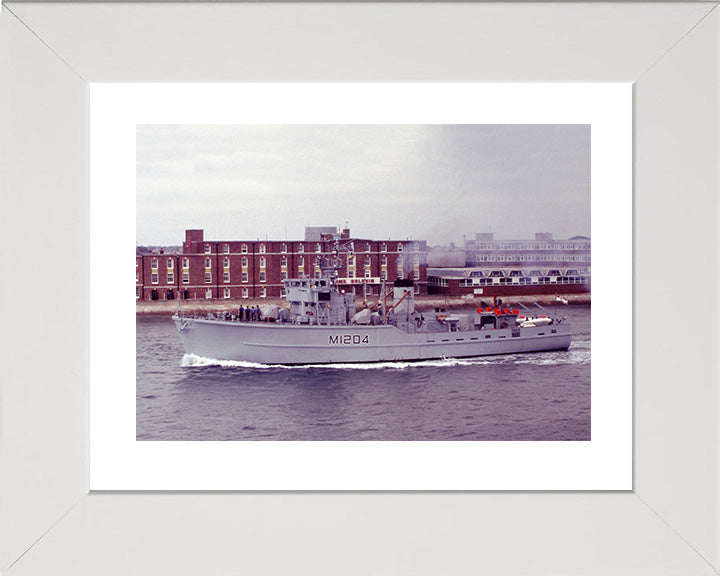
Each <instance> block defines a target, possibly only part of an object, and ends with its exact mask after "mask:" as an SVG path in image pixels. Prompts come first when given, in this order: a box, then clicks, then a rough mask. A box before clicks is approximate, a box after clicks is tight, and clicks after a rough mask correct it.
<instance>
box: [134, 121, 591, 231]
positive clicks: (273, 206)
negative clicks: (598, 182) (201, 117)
mask: <svg viewBox="0 0 720 576" xmlns="http://www.w3.org/2000/svg"><path fill="white" fill-rule="evenodd" d="M346 223H348V224H349V226H350V230H351V234H352V235H353V236H355V237H366V238H372V239H387V238H393V239H395V238H397V239H405V238H414V239H419V240H427V241H428V242H429V244H430V245H437V244H448V243H450V242H455V243H456V244H461V243H462V241H463V237H464V236H465V237H467V238H468V239H470V238H474V236H475V233H476V232H488V231H490V230H492V232H494V233H495V238H496V239H514V238H533V237H534V234H535V232H552V233H553V234H554V237H555V238H569V237H571V236H576V235H578V234H580V235H584V236H590V235H591V231H590V126H588V125H532V126H528V125H331V126H328V125H291V126H269V125H262V126H200V125H182V126H168V125H142V126H138V127H137V241H138V243H139V244H141V245H173V244H174V245H177V244H180V243H182V240H183V237H184V232H185V229H188V228H203V229H204V230H205V238H207V239H210V240H234V239H237V240H241V239H249V240H253V239H265V238H268V239H270V240H273V239H278V240H283V239H289V240H302V239H303V238H304V233H305V226H338V227H340V226H344V225H345V224H346Z"/></svg>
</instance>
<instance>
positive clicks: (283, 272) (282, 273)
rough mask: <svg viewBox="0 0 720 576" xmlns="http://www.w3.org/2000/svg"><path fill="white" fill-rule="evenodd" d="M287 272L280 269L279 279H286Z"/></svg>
mask: <svg viewBox="0 0 720 576" xmlns="http://www.w3.org/2000/svg"><path fill="white" fill-rule="evenodd" d="M287 277H288V274H287V272H285V270H281V271H280V280H287Z"/></svg>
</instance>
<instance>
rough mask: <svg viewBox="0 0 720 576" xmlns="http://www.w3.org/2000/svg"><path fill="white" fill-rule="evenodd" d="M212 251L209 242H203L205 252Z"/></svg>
mask: <svg viewBox="0 0 720 576" xmlns="http://www.w3.org/2000/svg"><path fill="white" fill-rule="evenodd" d="M211 252H212V248H211V247H210V244H205V254H210V253H211Z"/></svg>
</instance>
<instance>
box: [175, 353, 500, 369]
mask: <svg viewBox="0 0 720 576" xmlns="http://www.w3.org/2000/svg"><path fill="white" fill-rule="evenodd" d="M478 364H491V362H490V361H489V360H483V359H480V358H444V359H440V360H419V361H416V362H404V361H398V362H357V363H355V362H352V363H351V362H348V363H344V364H302V365H293V366H286V365H283V364H260V363H259V362H245V361H242V360H216V359H215V358H204V357H202V356H197V355H195V354H185V355H184V356H183V357H182V360H181V361H180V366H182V367H184V368H195V367H204V366H222V367H232V368H255V369H264V370H268V369H278V368H281V369H284V370H308V369H310V368H332V369H336V370H387V369H394V370H402V369H404V368H409V367H414V366H433V367H438V368H443V367H450V366H475V365H478Z"/></svg>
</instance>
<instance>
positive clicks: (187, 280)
mask: <svg viewBox="0 0 720 576" xmlns="http://www.w3.org/2000/svg"><path fill="white" fill-rule="evenodd" d="M183 284H190V274H189V273H188V272H183Z"/></svg>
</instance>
